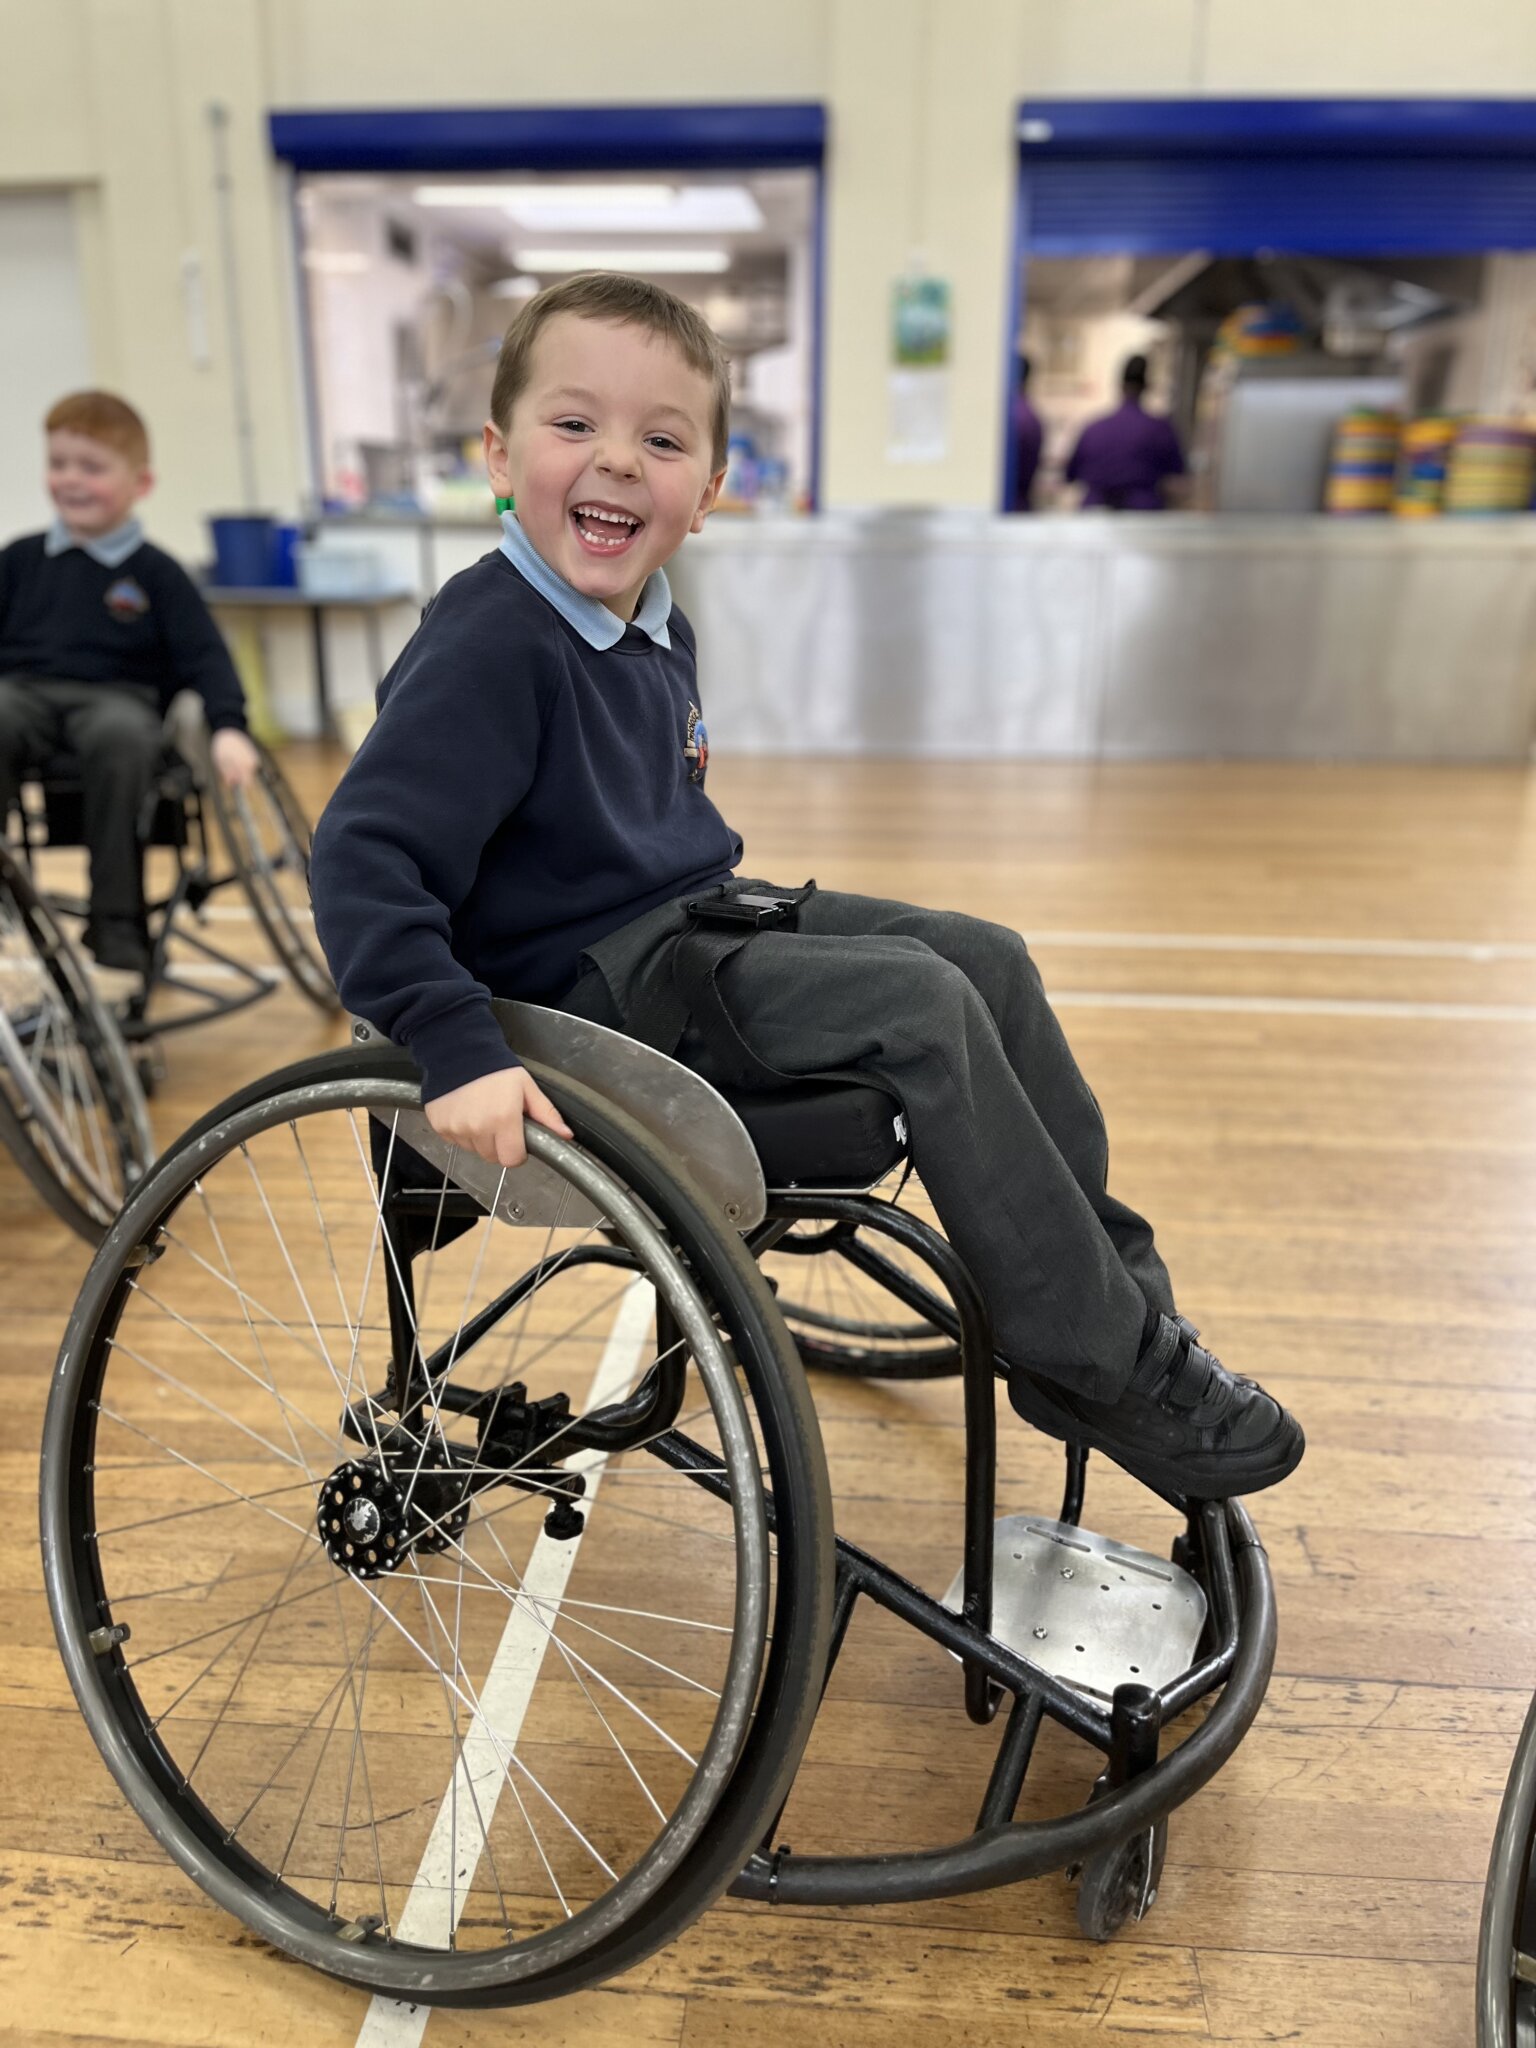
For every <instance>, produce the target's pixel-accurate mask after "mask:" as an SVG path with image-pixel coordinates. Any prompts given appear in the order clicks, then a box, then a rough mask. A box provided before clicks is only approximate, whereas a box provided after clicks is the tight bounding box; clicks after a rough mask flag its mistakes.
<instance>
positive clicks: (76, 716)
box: [0, 675, 165, 924]
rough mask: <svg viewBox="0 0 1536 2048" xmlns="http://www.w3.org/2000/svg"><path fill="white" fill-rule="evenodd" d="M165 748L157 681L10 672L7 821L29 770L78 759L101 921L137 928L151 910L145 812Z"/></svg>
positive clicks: (0, 718)
mask: <svg viewBox="0 0 1536 2048" xmlns="http://www.w3.org/2000/svg"><path fill="white" fill-rule="evenodd" d="M164 749H165V733H164V729H163V725H162V718H161V710H160V698H159V693H158V691H156V690H155V689H154V688H153V686H152V685H150V684H148V683H72V682H62V681H60V680H58V679H57V678H56V677H53V676H14V675H9V676H0V821H3V820H4V818H5V817H6V815H7V814H8V812H9V811H10V808H11V805H12V804H13V803H14V802H15V801H16V797H17V794H18V792H19V790H20V788H21V785H22V783H23V782H24V781H25V780H26V778H27V776H28V775H29V774H31V773H33V772H35V771H36V770H37V769H40V768H43V767H46V766H47V764H48V762H49V761H50V760H52V759H53V757H54V756H55V755H56V754H72V755H74V756H76V757H77V758H78V760H79V763H80V780H81V787H82V791H83V808H84V819H83V824H82V830H83V833H84V837H85V844H86V847H87V849H88V851H89V853H90V861H91V920H92V923H93V924H94V923H104V922H108V921H115V922H120V923H134V924H137V923H138V921H139V920H140V919H141V918H142V916H143V914H144V912H143V879H142V877H143V854H142V851H141V849H140V846H139V813H140V811H141V810H142V809H143V807H144V798H145V794H146V792H147V791H148V789H149V787H150V784H151V783H152V782H153V781H154V777H155V769H156V767H157V766H158V764H159V760H160V756H161V754H162V753H163V751H164Z"/></svg>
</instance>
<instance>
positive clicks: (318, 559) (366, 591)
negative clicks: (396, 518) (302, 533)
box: [295, 541, 385, 597]
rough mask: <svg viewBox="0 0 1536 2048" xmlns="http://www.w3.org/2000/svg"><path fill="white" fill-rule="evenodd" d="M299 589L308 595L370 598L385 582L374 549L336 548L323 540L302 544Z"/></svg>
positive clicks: (376, 552)
mask: <svg viewBox="0 0 1536 2048" xmlns="http://www.w3.org/2000/svg"><path fill="white" fill-rule="evenodd" d="M295 554H296V556H297V559H298V568H299V588H300V590H302V591H304V592H306V593H307V594H308V595H309V596H310V597H371V596H372V595H373V594H374V592H375V591H378V590H382V589H383V588H384V584H385V577H384V565H383V562H382V561H381V559H380V557H379V552H378V549H377V548H345V547H342V548H338V547H332V546H329V545H328V544H326V543H323V542H316V541H310V542H307V543H304V544H301V545H300V546H299V547H298V548H297V549H296V550H295Z"/></svg>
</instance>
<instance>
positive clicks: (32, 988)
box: [0, 849, 155, 1244]
mask: <svg viewBox="0 0 1536 2048" xmlns="http://www.w3.org/2000/svg"><path fill="white" fill-rule="evenodd" d="M0 1142H3V1143H4V1144H5V1145H7V1146H8V1147H9V1148H10V1150H11V1152H12V1153H13V1154H14V1155H15V1158H16V1161H17V1163H18V1165H19V1166H20V1167H21V1169H22V1171H23V1173H25V1174H26V1176H27V1178H28V1180H30V1181H31V1183H32V1185H33V1186H34V1187H35V1188H36V1189H37V1192H38V1193H39V1194H40V1195H41V1196H42V1198H43V1200H44V1201H45V1202H46V1203H47V1204H48V1206H49V1207H50V1208H51V1209H52V1210H53V1212H54V1214H55V1215H56V1216H58V1217H60V1218H61V1219H62V1220H63V1221H64V1222H65V1223H67V1224H68V1225H69V1227H70V1229H71V1230H74V1231H78V1232H79V1234H80V1236H82V1237H84V1238H86V1239H87V1240H88V1241H89V1242H90V1243H92V1244H97V1243H99V1242H100V1241H101V1237H102V1235H103V1233H104V1231H105V1230H106V1227H107V1225H108V1224H109V1223H110V1222H111V1220H112V1218H113V1217H114V1216H115V1215H116V1214H117V1211H118V1208H119V1206H120V1205H121V1203H122V1201H123V1198H124V1197H125V1195H127V1193H128V1192H129V1190H130V1189H131V1188H132V1187H133V1186H134V1185H135V1183H136V1182H137V1181H138V1180H139V1179H140V1178H141V1177H142V1176H143V1175H144V1174H145V1173H146V1172H147V1170H148V1168H149V1164H150V1161H151V1160H152V1159H153V1158H154V1154H155V1147H154V1139H153V1137H152V1135H151V1132H150V1127H149V1112H148V1110H147V1108H146V1106H145V1102H144V1091H143V1088H142V1087H141V1086H140V1083H139V1077H138V1073H137V1071H136V1070H135V1067H134V1064H133V1058H132V1055H131V1054H130V1053H129V1051H128V1048H127V1047H126V1045H125V1044H124V1043H123V1037H122V1033H121V1032H120V1031H119V1029H118V1027H117V1023H116V1021H115V1019H114V1018H113V1016H112V1014H111V1013H110V1011H109V1010H107V1008H106V1007H105V1005H104V1004H103V1003H102V1002H101V1000H100V998H99V997H98V996H97V994H96V992H95V990H94V988H93V987H92V985H91V980H90V976H89V974H88V972H87V970H86V967H85V963H84V961H83V960H82V959H81V957H80V954H79V952H78V951H77V950H76V948H75V946H74V944H73V942H72V941H71V940H70V939H69V938H68V936H67V935H66V934H65V932H64V930H63V927H62V926H61V925H60V924H59V921H58V919H57V918H56V917H55V915H54V913H53V909H52V907H51V906H50V904H49V902H48V900H47V898H46V897H44V896H43V895H41V894H40V893H39V892H38V890H37V889H36V887H35V886H34V885H33V882H32V879H31V877H30V876H29V875H28V873H27V871H26V869H25V868H24V867H22V866H21V864H20V863H19V862H18V861H16V860H14V859H13V858H12V857H11V855H10V854H8V853H6V852H5V851H4V850H3V849H0Z"/></svg>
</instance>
